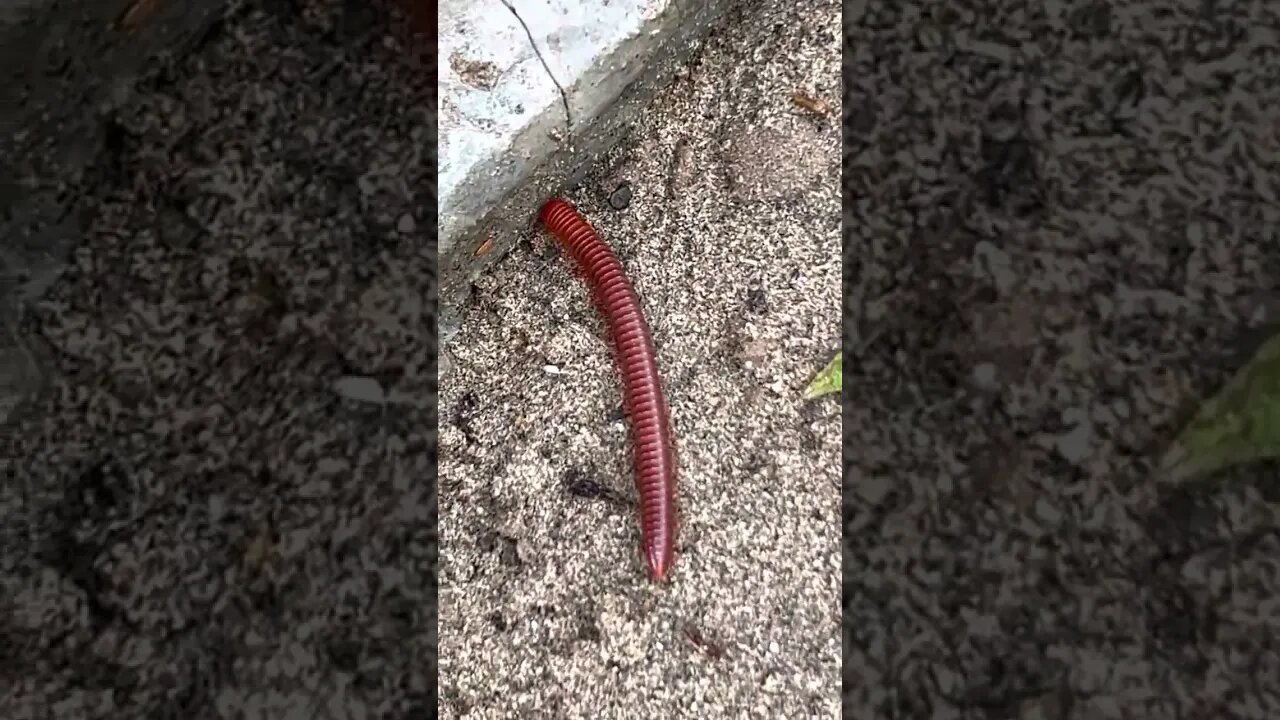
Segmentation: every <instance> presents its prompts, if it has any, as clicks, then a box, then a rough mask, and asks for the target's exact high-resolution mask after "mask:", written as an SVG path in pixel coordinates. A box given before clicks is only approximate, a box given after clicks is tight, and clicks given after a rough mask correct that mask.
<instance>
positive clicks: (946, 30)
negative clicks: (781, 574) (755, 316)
mask: <svg viewBox="0 0 1280 720" xmlns="http://www.w3.org/2000/svg"><path fill="white" fill-rule="evenodd" d="M1032 8H1034V9H1032ZM846 19H847V20H848V21H849V22H850V23H851V25H852V27H851V36H850V37H849V38H848V41H847V45H846V47H847V51H848V55H847V56H846V65H845V77H846V78H847V79H848V81H849V85H848V90H847V95H846V96H845V102H844V107H845V111H846V113H847V115H846V122H847V123H848V127H849V139H850V147H849V150H850V154H849V155H848V156H847V157H846V160H845V170H846V176H845V192H846V200H847V202H848V206H847V207H848V210H847V215H846V219H845V228H846V231H847V238H846V245H845V272H846V279H847V281H848V282H849V283H850V285H851V287H852V290H853V292H852V297H851V298H850V299H849V300H848V301H847V303H846V305H845V323H846V324H845V330H846V332H847V333H848V341H849V342H850V345H851V347H852V350H851V352H850V356H849V358H848V360H847V362H846V374H847V378H846V381H847V382H848V383H849V387H848V388H847V392H848V396H849V404H850V408H849V410H848V411H847V415H846V416H845V432H846V433H847V435H846V437H847V438H848V443H849V444H848V445H847V446H846V449H845V459H846V460H845V462H846V472H847V473H848V475H847V480H848V484H847V486H846V493H847V494H846V496H845V500H846V504H845V509H844V532H845V543H846V545H845V553H846V554H845V573H846V574H845V598H844V601H845V604H844V618H845V623H846V624H845V628H846V637H845V643H846V646H845V652H846V655H845V662H846V664H845V683H846V692H847V697H846V701H847V705H846V712H847V713H848V716H850V717H857V718H871V717H883V718H932V719H933V720H950V719H956V718H965V719H973V720H979V719H984V720H985V719H987V718H1019V719H1021V720H1031V719H1032V718H1036V719H1044V720H1062V719H1065V718H1088V719H1089V720H1110V719H1112V718H1114V719H1117V720H1119V719H1120V718H1125V719H1128V720H1136V719H1139V718H1141V719H1146V718H1151V719H1153V720H1155V719H1160V720H1167V719H1169V718H1214V719H1227V718H1253V719H1261V718H1269V717H1277V716H1280V648H1278V645H1277V639H1278V638H1280V601H1278V600H1277V598H1278V597H1280V567H1278V563H1280V560H1278V558H1280V527H1278V525H1277V521H1278V519H1280V517H1278V512H1280V486H1278V485H1277V484H1276V481H1275V468H1274V467H1263V468H1257V469H1254V470H1252V471H1242V472H1237V473H1234V474H1229V475H1228V476H1227V477H1223V478H1219V479H1217V481H1215V482H1212V483H1208V484H1205V485H1200V486H1197V487H1193V488H1185V489H1181V490H1178V489H1169V490H1163V491H1157V488H1156V487H1155V485H1154V483H1153V482H1152V478H1151V474H1150V468H1151V464H1152V460H1153V458H1154V457H1155V456H1156V455H1157V454H1158V452H1159V451H1160V449H1161V445H1162V443H1164V442H1165V441H1166V440H1167V439H1168V438H1169V437H1170V436H1171V434H1172V433H1173V432H1174V431H1176V429H1177V427H1178V425H1179V423H1180V422H1181V421H1183V420H1184V419H1185V418H1186V417H1187V410H1188V409H1193V408H1194V405H1195V403H1196V400H1197V398H1198V397H1200V396H1202V395H1203V394H1204V393H1206V392H1208V391H1210V390H1212V389H1213V388H1214V387H1215V386H1217V385H1218V384H1220V383H1221V382H1223V381H1224V380H1225V378H1226V377H1227V375H1228V373H1229V372H1230V370H1231V369H1233V368H1234V367H1237V366H1238V365H1239V364H1240V363H1241V362H1242V360H1243V359H1244V358H1245V357H1247V355H1248V353H1249V351H1250V350H1251V348H1252V346H1253V345H1254V344H1256V342H1257V341H1258V340H1259V339H1260V338H1261V337H1262V335H1261V334H1260V333H1261V331H1263V330H1264V329H1267V328H1270V329H1271V330H1272V331H1274V329H1275V328H1276V327H1277V320H1280V312H1278V311H1280V303H1278V302H1277V299H1278V297H1280V296H1277V294H1276V286H1277V278H1280V244H1277V242H1276V240H1277V230H1276V228H1277V222H1278V221H1280V204H1278V203H1277V199H1276V198H1277V194H1280V165H1278V162H1277V158H1280V154H1278V151H1280V134H1278V133H1277V127H1280V126H1277V124H1276V122H1275V118H1276V117H1277V116H1278V111H1280V45H1278V41H1280V36H1278V34H1277V33H1278V31H1280V14H1278V8H1277V6H1275V5H1274V4H1271V3H1181V2H1163V1H1157V2H1140V3H1128V4H1124V3H1120V4H1116V3H1103V2H1096V3H1095V2H1086V3H1044V4H1027V3H1015V2H966V1H964V0H962V1H961V2H948V3H932V4H929V6H927V7H921V6H918V5H917V6H914V7H913V6H912V5H911V4H907V3H866V2H856V3H854V4H853V7H852V8H851V12H850V13H849V14H848V15H847V16H846Z"/></svg>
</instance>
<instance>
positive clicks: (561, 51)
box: [437, 0, 727, 374]
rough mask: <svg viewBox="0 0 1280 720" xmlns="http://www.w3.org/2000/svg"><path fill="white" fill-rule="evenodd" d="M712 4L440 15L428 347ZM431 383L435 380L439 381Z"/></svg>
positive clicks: (689, 44)
mask: <svg viewBox="0 0 1280 720" xmlns="http://www.w3.org/2000/svg"><path fill="white" fill-rule="evenodd" d="M725 5H727V3H724V2H717V1H716V0H614V1H613V2H610V3H607V4H605V3H598V2H590V1H587V0H450V1H448V2H445V3H442V4H441V6H440V16H439V30H440V36H439V49H440V60H439V64H438V66H437V67H438V70H437V73H438V82H439V88H440V97H439V118H440V120H439V122H440V146H439V148H440V170H439V198H440V200H439V210H440V221H439V223H440V236H439V257H440V312H441V319H440V327H441V332H440V337H441V345H442V346H444V345H446V344H447V343H448V341H449V340H450V338H451V336H452V334H453V331H454V330H455V329H456V327H457V323H458V321H459V319H458V309H459V307H460V306H461V304H462V302H463V301H464V300H465V299H466V297H467V294H468V292H469V289H470V286H471V283H472V282H473V281H474V279H475V278H476V277H477V276H478V275H479V274H480V273H481V272H483V270H484V268H485V267H487V266H488V265H490V264H492V263H493V262H494V261H496V260H497V259H499V258H501V257H502V256H503V254H505V253H506V252H507V251H508V250H509V249H510V248H511V247H512V245H513V244H514V243H515V241H516V236H517V232H516V231H517V230H518V229H519V228H521V227H524V226H527V224H528V223H529V222H530V221H531V220H532V219H533V217H534V215H535V213H536V211H537V208H538V207H539V206H540V205H541V203H542V202H543V201H545V200H546V198H547V197H549V196H550V195H553V194H555V193H557V192H560V191H561V190H563V189H564V188H566V187H571V186H573V185H575V184H577V183H578V182H580V181H581V179H582V177H583V176H584V175H585V172H586V170H587V168H589V167H590V165H591V164H592V163H593V162H594V161H595V160H596V159H597V158H598V157H599V156H600V155H601V154H602V153H604V152H606V151H608V150H609V149H610V148H611V147H613V145H614V144H615V143H616V142H617V141H618V140H619V139H620V138H622V137H623V136H624V135H625V132H626V129H627V127H628V125H629V124H630V121H631V120H632V119H633V118H635V117H636V116H637V113H638V112H639V111H640V110H641V109H642V108H643V107H644V104H645V103H646V102H647V100H648V99H649V98H650V97H651V96H652V93H653V92H654V91H655V90H657V89H658V88H660V87H661V86H662V85H663V84H664V83H665V82H666V81H667V80H668V79H669V78H670V77H671V75H672V74H673V73H674V72H675V70H676V69H677V68H678V67H679V65H680V64H681V63H683V62H684V60H685V59H686V58H687V57H688V55H689V52H690V51H691V49H692V48H693V46H694V44H695V43H696V42H697V41H698V40H699V39H700V38H701V37H702V36H703V35H704V34H705V33H706V32H707V31H708V30H709V29H710V28H711V26H712V24H713V22H714V21H715V19H716V18H717V17H718V16H719V14H720V12H721V10H722V9H723V8H724V6H725ZM442 374H443V372H442Z"/></svg>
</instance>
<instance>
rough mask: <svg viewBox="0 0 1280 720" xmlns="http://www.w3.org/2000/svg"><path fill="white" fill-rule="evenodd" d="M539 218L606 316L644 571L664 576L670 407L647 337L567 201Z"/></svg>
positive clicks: (617, 266)
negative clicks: (627, 432) (627, 426)
mask: <svg viewBox="0 0 1280 720" xmlns="http://www.w3.org/2000/svg"><path fill="white" fill-rule="evenodd" d="M541 219H542V222H543V224H545V225H546V226H547V229H548V230H550V231H551V234H552V235H554V236H555V237H556V239H557V240H559V241H560V244H561V245H562V246H563V247H564V248H565V250H566V251H567V252H568V253H569V256H570V257H572V258H573V261H574V263H575V264H576V265H577V266H578V268H579V270H580V271H581V273H582V275H583V279H584V281H585V282H586V284H587V286H588V287H589V289H590V290H591V296H592V299H593V300H594V301H595V304H596V307H597V309H598V310H599V311H600V313H601V314H602V315H603V316H604V319H605V323H606V324H607V326H608V332H609V337H610V339H611V340H612V345H613V348H614V353H615V355H616V359H617V364H618V369H619V372H620V373H621V375H622V391H623V398H624V401H625V402H624V406H625V408H626V410H627V413H628V415H629V416H630V419H631V440H632V452H633V453H634V460H635V482H636V490H637V491H638V493H639V495H640V536H641V545H642V550H643V553H644V556H645V561H646V562H647V563H648V566H649V574H650V576H651V577H652V578H653V579H654V580H657V581H662V580H663V579H665V578H666V575H667V572H668V571H669V570H670V569H671V563H672V561H673V558H674V552H675V538H676V522H677V521H676V507H675V505H676V463H675V445H674V441H673V439H672V435H671V421H670V413H669V411H668V409H667V400H666V397H665V395H664V394H663V391H662V380H661V378H660V377H659V375H658V357H657V353H656V352H655V351H654V346H653V337H652V335H651V334H650V332H649V325H648V323H647V322H645V319H644V314H643V313H642V312H641V309H640V299H639V297H638V296H637V295H636V291H635V288H633V287H632V285H631V281H630V280H628V279H627V275H626V272H625V271H624V270H623V267H622V262H621V261H619V260H618V257H617V256H616V255H615V254H614V253H613V251H612V250H611V249H610V248H609V246H608V245H606V244H605V243H604V241H603V240H601V239H600V236H599V235H597V234H596V231H595V229H593V228H592V227H591V225H590V224H589V223H587V221H586V220H585V219H583V217H582V216H581V215H579V214H578V212H577V211H576V210H574V208H573V206H572V205H570V204H569V203H568V202H566V201H564V200H560V199H555V200H551V201H550V202H548V203H547V204H546V205H544V206H543V208H542V212H541Z"/></svg>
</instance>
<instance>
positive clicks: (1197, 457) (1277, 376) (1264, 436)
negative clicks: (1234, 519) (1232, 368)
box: [1160, 336, 1280, 483]
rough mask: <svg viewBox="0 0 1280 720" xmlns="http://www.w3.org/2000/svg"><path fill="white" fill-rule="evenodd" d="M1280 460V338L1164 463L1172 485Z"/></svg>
mask: <svg viewBox="0 0 1280 720" xmlns="http://www.w3.org/2000/svg"><path fill="white" fill-rule="evenodd" d="M1277 457H1280V336H1277V337H1273V338H1271V339H1270V340H1268V341H1267V342H1266V343H1264V344H1263V345H1262V347H1261V348H1260V349H1259V350H1258V352H1257V353H1256V354H1255V355H1254V356H1253V358H1252V359H1251V360H1250V361H1249V362H1248V363H1247V364H1246V365H1245V366H1244V367H1243V368H1242V369H1241V370H1240V371H1239V372H1237V373H1236V375H1235V377H1233V378H1232V379H1231V380H1230V381H1229V382H1228V383H1227V384H1226V385H1225V386H1223V387H1222V389H1221V390H1219V391H1218V393H1217V394H1216V395H1214V396H1213V397H1211V398H1209V400H1208V401H1207V402H1205V403H1204V404H1203V405H1202V406H1201V407H1200V409H1199V411H1198V412H1197V413H1196V416H1195V418H1193V419H1192V421H1191V422H1190V423H1189V424H1188V425H1187V426H1186V427H1185V428H1184V429H1183V430H1182V432H1181V433H1179V434H1178V436H1177V437H1176V438H1175V439H1174V441H1173V442H1172V443H1171V444H1170V446H1169V448H1168V450H1166V451H1165V454H1164V457H1162V458H1161V460H1160V470H1161V473H1162V475H1163V478H1164V480H1166V481H1167V482H1175V483H1178V482H1186V481H1189V480H1194V479H1199V478H1204V477H1206V476H1208V475H1212V474H1214V473H1216V472H1218V471H1221V470H1224V469H1226V468H1228V467H1231V466H1235V465H1242V464H1245V463H1251V462H1256V461H1258V460H1264V459H1272V458H1277Z"/></svg>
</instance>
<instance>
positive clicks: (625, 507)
mask: <svg viewBox="0 0 1280 720" xmlns="http://www.w3.org/2000/svg"><path fill="white" fill-rule="evenodd" d="M839 7H840V6H839V4H837V3H834V2H829V1H827V0H805V1H804V2H800V3H789V2H781V1H778V2H765V3H759V4H757V7H756V8H755V9H752V10H750V11H746V12H736V13H734V14H733V15H732V17H731V18H730V21H729V24H728V26H727V28H726V29H725V30H724V31H723V32H720V33H717V34H716V35H714V36H713V37H712V39H711V40H710V41H709V42H708V44H707V45H706V47H705V48H704V50H703V51H702V52H701V53H700V55H699V57H698V59H697V60H696V61H695V62H694V63H693V65H692V66H691V68H690V69H689V71H688V73H687V74H686V76H685V77H683V78H682V79H680V80H678V81H677V83H676V84H675V85H674V86H673V87H672V88H671V89H670V90H669V91H668V92H667V93H665V94H664V95H663V97H662V98H660V99H659V101H658V102H656V103H655V104H654V106H653V107H652V109H651V110H650V112H649V113H648V114H647V115H646V116H645V118H644V119H643V121H642V122H640V124H639V126H638V127H637V128H636V131H635V137H634V140H633V142H631V143H630V144H628V145H627V146H626V147H624V148H623V149H621V150H620V151H619V152H617V153H615V156H614V157H612V158H611V159H610V162H608V163H605V166H604V167H602V168H600V169H599V170H598V171H597V172H596V173H595V174H594V176H593V177H592V178H591V179H590V180H589V181H588V182H587V183H586V184H585V185H584V186H583V187H582V189H581V190H580V191H579V192H577V193H575V194H574V195H573V196H572V197H571V199H572V200H573V201H574V202H575V203H576V204H578V206H579V208H580V210H581V211H582V212H583V213H584V214H585V215H586V216H587V217H589V218H590V219H591V220H592V221H593V222H594V223H595V224H596V226H597V228H598V229H599V230H600V232H601V234H602V236H603V237H605V238H607V240H608V242H609V243H610V244H611V245H612V246H613V247H614V248H615V249H616V250H617V252H618V253H619V255H620V256H621V257H622V259H623V262H624V263H625V265H626V266H627V269H628V271H629V272H630V273H631V275H632V278H633V281H634V282H635V284H636V286H637V290H638V291H639V293H640V295H641V297H642V298H643V302H644V306H645V310H646V313H647V314H648V317H649V319H650V322H651V324H652V325H653V327H654V335H655V342H656V344H657V346H658V352H659V356H660V363H661V369H662V373H663V375H664V377H665V379H666V384H667V388H668V394H669V399H670V402H671V405H672V412H673V415H674V425H675V431H676V435H677V438H678V453H679V463H680V473H681V475H680V495H681V502H682V510H683V523H684V525H683V530H682V533H681V536H680V542H679V550H678V552H679V554H678V559H677V562H676V569H675V572H674V582H673V583H672V584H671V585H670V586H669V587H664V588H660V589H659V588H654V587H651V586H650V584H649V582H648V581H647V580H646V578H645V575H644V566H643V563H642V561H641V557H640V554H639V551H638V547H639V533H638V529H637V520H636V517H635V510H634V507H633V502H634V495H635V493H634V489H633V487H632V484H631V469H630V460H629V453H628V445H627V436H626V425H625V424H624V422H623V420H622V418H621V410H620V397H621V396H620V388H619V386H618V381H617V380H616V376H615V373H614V370H613V368H612V366H611V364H610V357H609V354H608V353H609V351H608V349H607V346H606V344H605V342H604V340H603V327H602V325H601V323H600V321H599V320H598V319H597V318H596V315H595V312H594V310H593V308H592V307H591V305H590V304H589V300H588V295H587V294H586V291H585V290H584V288H583V287H582V286H581V284H580V282H579V281H578V279H577V278H576V277H575V276H574V274H573V272H572V271H571V269H570V267H569V265H568V260H567V259H566V258H565V257H562V256H561V255H559V254H558V253H557V252H556V249H555V247H554V243H553V241H551V240H550V238H549V237H548V236H546V235H543V234H541V233H538V232H531V233H530V234H529V237H528V238H527V242H523V243H521V245H520V246H519V247H518V249H517V250H516V251H514V252H513V253H512V254H511V255H509V256H508V257H507V258H505V259H504V260H503V261H502V262H500V263H499V264H498V265H497V266H496V267H495V268H494V270H493V272H491V273H490V274H488V275H487V276H486V277H484V278H483V279H482V280H481V281H480V282H479V283H478V287H477V288H476V292H475V295H474V304H473V306H472V307H470V308H469V309H468V314H467V316H466V318H465V319H464V321H463V323H462V326H461V329H460V331H459V334H458V336H457V339H456V341H455V342H456V353H455V357H454V362H455V367H454V370H453V373H452V374H451V375H449V376H448V377H447V378H445V379H444V380H443V381H442V386H441V408H440V412H441V446H440V459H441V464H440V477H441V491H440V527H441V567H440V573H441V575H440V578H441V590H440V641H441V646H440V653H441V655H440V657H441V666H440V671H441V684H442V688H441V700H442V705H441V717H444V718H460V717H468V718H522V717H565V718H601V719H603V718H636V717H667V718H709V717H732V718H743V717H760V718H766V717H767V718H779V717H785V718H807V717H824V718H829V717H834V716H835V715H836V714H837V713H838V708H837V701H838V696H839V693H838V678H839V674H838V673H839V669H838V663H839V657H840V651H839V633H838V631H837V625H838V622H839V604H838V601H837V597H838V593H839V583H838V547H839V545H838V531H839V526H838V523H837V520H836V517H837V516H836V509H837V504H838V495H839V462H838V458H837V455H838V451H839V436H840V427H841V423H840V418H839V408H838V404H837V403H836V402H835V400H834V399H833V398H827V400H826V402H817V403H806V402H803V401H801V399H800V395H801V392H802V390H803V388H804V385H805V384H806V382H807V381H808V380H809V377H810V376H811V375H812V374H813V373H814V372H816V371H817V370H818V369H819V368H820V367H821V366H822V365H823V364H824V363H825V362H826V361H827V360H828V359H829V358H830V356H831V354H832V353H833V352H834V350H835V349H836V348H837V347H838V344H839V334H840V332H839V327H840V326H839V316H838V313H837V310H836V309H837V307H838V306H839V291H840V282H839V269H840V266H839V261H838V257H837V252H836V251H837V246H838V244H839V242H840V234H839V220H840V209H839V196H838V192H837V188H838V182H839V180H838V174H839V154H838V153H839V141H840V135H839V125H838V120H837V119H836V117H835V116H834V114H833V115H832V116H829V117H828V116H822V115H820V114H814V113H812V112H810V111H806V110H804V109H802V108H799V107H797V106H796V105H794V104H793V102H792V100H791V95H792V94H793V93H794V92H802V93H805V94H807V95H809V96H812V97H816V98H818V99H820V100H822V101H824V102H825V103H827V104H828V105H829V106H830V107H831V108H833V109H834V110H835V111H836V112H837V113H838V97H839V81H840V76H839V44H838V38H839V28H838V17H839ZM623 184H626V185H627V186H628V187H629V189H630V192H631V194H632V197H631V200H630V203H629V205H628V206H627V207H626V208H625V209H623V210H616V209H614V208H613V207H612V206H611V205H610V202H609V198H610V197H611V196H613V197H614V199H615V200H617V199H618V198H619V195H618V194H617V190H618V188H619V187H620V186H622V185H623Z"/></svg>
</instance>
